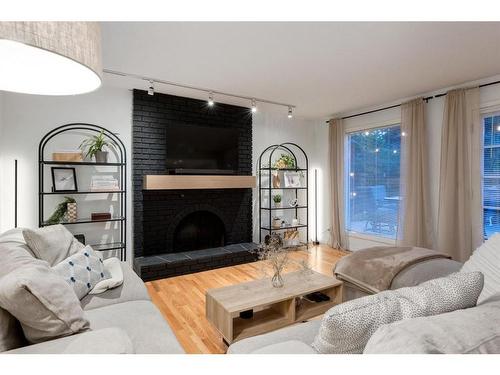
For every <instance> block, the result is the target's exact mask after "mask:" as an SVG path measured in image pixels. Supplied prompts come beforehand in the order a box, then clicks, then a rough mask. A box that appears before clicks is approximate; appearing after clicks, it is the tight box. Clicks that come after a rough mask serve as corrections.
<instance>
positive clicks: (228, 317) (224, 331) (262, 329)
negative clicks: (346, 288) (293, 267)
mask: <svg viewBox="0 0 500 375" xmlns="http://www.w3.org/2000/svg"><path fill="white" fill-rule="evenodd" d="M313 292H322V293H324V294H326V295H328V296H329V297H330V300H329V301H325V302H317V303H315V302H310V301H308V300H306V299H305V298H304V296H305V295H307V294H309V293H313ZM341 302H342V282H341V281H338V280H336V279H335V278H333V277H328V276H325V275H322V274H319V273H316V272H312V273H311V274H310V275H308V276H303V275H301V274H300V273H299V272H294V273H290V274H288V275H286V276H285V286H284V287H283V288H280V289H277V288H273V287H272V286H271V282H270V280H267V279H264V280H256V281H251V282H248V283H243V284H238V285H233V286H229V287H224V288H217V289H211V290H208V291H207V294H206V316H207V318H208V320H209V321H210V322H212V324H214V325H215V327H216V328H217V330H218V331H219V332H220V333H221V335H222V336H223V338H224V341H226V342H227V343H228V344H231V343H233V342H235V341H238V340H242V339H244V338H248V337H252V336H256V335H260V334H263V333H266V332H270V331H273V330H276V329H279V328H282V327H286V326H289V325H292V324H295V323H299V322H302V321H304V320H307V319H310V318H313V317H315V316H318V315H321V314H323V313H325V312H326V311H327V310H328V309H330V308H331V307H333V306H335V305H337V304H339V303H341ZM241 312H250V315H251V317H249V318H248V319H244V318H242V317H240V313H241Z"/></svg>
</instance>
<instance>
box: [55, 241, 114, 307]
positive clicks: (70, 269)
mask: <svg viewBox="0 0 500 375" xmlns="http://www.w3.org/2000/svg"><path fill="white" fill-rule="evenodd" d="M52 269H53V270H54V271H55V272H56V273H57V274H58V275H59V276H61V277H62V278H63V279H64V280H66V282H67V283H68V284H69V285H70V286H71V287H72V288H73V290H74V292H75V294H76V296H77V297H78V299H82V298H83V297H85V296H86V295H87V294H88V293H89V292H90V291H91V290H92V289H93V288H94V287H95V286H96V284H97V283H99V282H100V281H103V280H106V279H109V278H110V277H111V275H110V274H109V272H108V271H106V270H105V269H104V264H103V260H102V258H101V256H100V254H98V253H97V252H95V251H94V250H93V249H92V247H90V246H88V245H87V246H85V247H84V248H83V249H82V250H80V251H79V252H77V253H76V254H73V255H71V256H70V257H68V258H66V259H64V260H63V261H62V262H61V263H59V264H57V265H55V266H54V267H52Z"/></svg>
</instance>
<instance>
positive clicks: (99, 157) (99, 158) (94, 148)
mask: <svg viewBox="0 0 500 375" xmlns="http://www.w3.org/2000/svg"><path fill="white" fill-rule="evenodd" d="M105 147H107V148H109V149H113V148H114V144H113V143H112V142H110V141H109V140H107V139H106V136H105V135H104V131H102V130H101V132H100V133H99V135H93V136H92V137H90V138H87V139H85V140H84V141H83V142H82V143H81V144H80V149H81V150H82V152H84V153H85V150H87V152H86V154H85V157H87V158H92V157H95V161H96V163H107V162H108V151H103V149H104V148H105Z"/></svg>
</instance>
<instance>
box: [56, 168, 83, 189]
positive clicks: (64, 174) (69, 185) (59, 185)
mask: <svg viewBox="0 0 500 375" xmlns="http://www.w3.org/2000/svg"><path fill="white" fill-rule="evenodd" d="M51 172H52V191H53V192H56V193H71V192H75V191H78V186H77V184H76V171H75V168H68V167H52V168H51Z"/></svg>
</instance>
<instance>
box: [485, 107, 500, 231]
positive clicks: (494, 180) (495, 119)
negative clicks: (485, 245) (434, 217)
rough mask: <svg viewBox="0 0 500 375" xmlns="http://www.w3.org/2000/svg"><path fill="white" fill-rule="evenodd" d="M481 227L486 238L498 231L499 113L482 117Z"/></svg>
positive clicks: (499, 193)
mask: <svg viewBox="0 0 500 375" xmlns="http://www.w3.org/2000/svg"><path fill="white" fill-rule="evenodd" d="M483 126H484V153H483V227H484V236H485V237H486V238H488V237H489V236H491V235H492V234H493V233H495V232H500V114H498V113H497V114H493V115H492V114H489V115H485V116H484V117H483Z"/></svg>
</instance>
